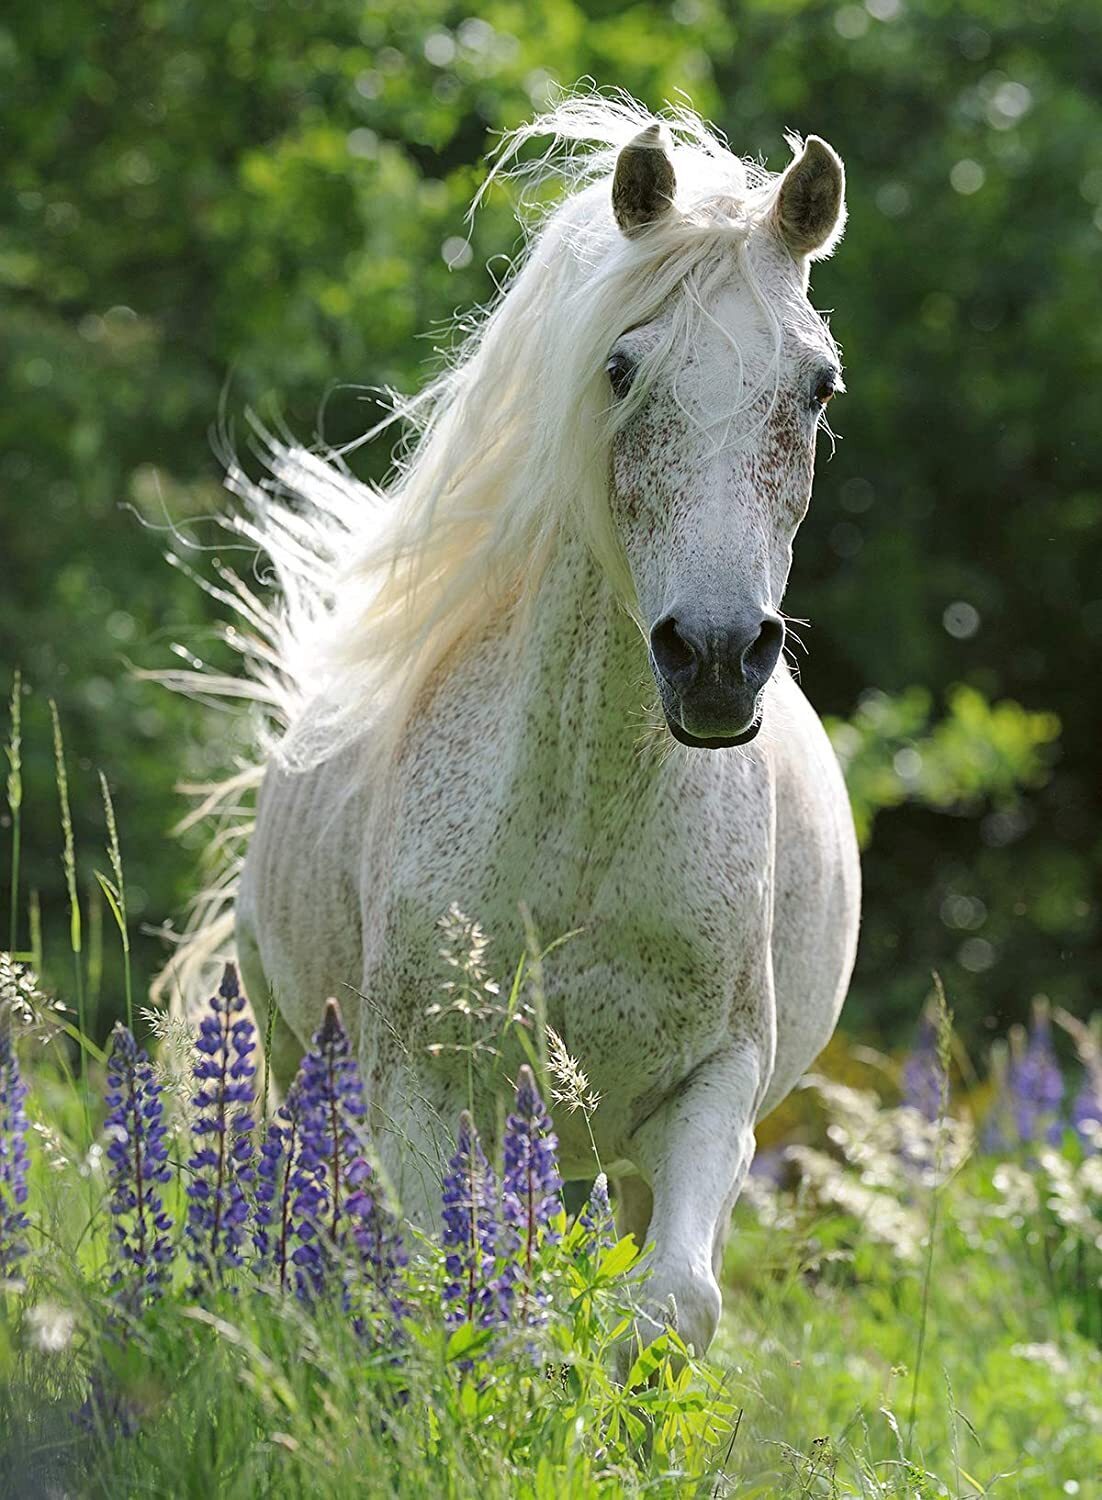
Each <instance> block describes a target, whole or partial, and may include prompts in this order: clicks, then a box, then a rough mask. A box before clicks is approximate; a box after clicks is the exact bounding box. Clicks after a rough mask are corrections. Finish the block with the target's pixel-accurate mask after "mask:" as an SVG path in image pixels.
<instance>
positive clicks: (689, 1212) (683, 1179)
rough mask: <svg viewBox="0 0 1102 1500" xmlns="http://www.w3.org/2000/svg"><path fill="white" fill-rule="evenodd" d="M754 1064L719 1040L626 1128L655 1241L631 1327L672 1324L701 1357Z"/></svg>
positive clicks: (649, 1331)
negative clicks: (648, 1197)
mask: <svg viewBox="0 0 1102 1500" xmlns="http://www.w3.org/2000/svg"><path fill="white" fill-rule="evenodd" d="M761 1087H762V1061H761V1058H760V1055H759V1053H758V1051H757V1049H756V1048H755V1047H753V1046H751V1045H734V1044H732V1045H731V1046H729V1047H725V1048H724V1050H723V1051H722V1052H719V1053H716V1054H714V1055H713V1056H712V1057H710V1058H709V1059H708V1060H707V1061H706V1062H705V1063H703V1064H702V1065H701V1066H700V1067H698V1068H697V1069H696V1071H695V1072H694V1073H693V1074H692V1076H691V1077H690V1078H688V1079H687V1080H686V1081H685V1083H684V1084H682V1086H681V1087H680V1088H679V1089H678V1090H677V1092H676V1093H674V1094H672V1095H671V1096H670V1097H669V1098H668V1099H667V1100H665V1101H664V1103H663V1104H662V1105H661V1106H660V1107H659V1108H658V1109H657V1110H656V1111H655V1112H654V1114H653V1115H651V1116H650V1117H649V1118H648V1119H647V1120H646V1121H645V1122H644V1123H643V1124H642V1125H641V1126H640V1127H639V1128H638V1130H637V1131H636V1132H635V1135H634V1137H633V1142H632V1146H633V1149H632V1159H633V1160H634V1162H635V1164H636V1166H638V1167H639V1169H640V1171H641V1173H642V1174H643V1176H644V1177H645V1178H646V1180H647V1181H648V1182H649V1183H650V1185H651V1191H652V1193H653V1196H654V1207H653V1212H652V1214H651V1219H650V1226H649V1229H648V1231H647V1237H648V1239H650V1240H652V1241H653V1242H654V1251H653V1254H652V1256H651V1259H650V1265H649V1269H650V1278H649V1280H648V1281H647V1282H646V1283H645V1285H644V1288H643V1300H644V1309H645V1310H644V1314H643V1317H642V1318H641V1319H640V1323H639V1331H640V1333H641V1334H642V1336H643V1338H644V1340H650V1339H653V1338H654V1337H655V1336H656V1335H657V1334H658V1333H660V1332H661V1331H662V1329H663V1327H664V1326H666V1324H667V1323H669V1322H672V1323H673V1325H674V1326H675V1327H676V1329H677V1332H678V1333H679V1334H680V1336H681V1338H682V1339H683V1340H684V1341H685V1343H686V1344H689V1345H692V1347H693V1349H694V1350H695V1351H696V1353H697V1354H703V1353H704V1351H705V1350H706V1349H707V1347H708V1345H709V1344H710V1343H711V1341H712V1336H713V1335H714V1333H715V1331H716V1327H717V1325H718V1323H719V1315H720V1308H721V1301H722V1299H721V1296H720V1290H719V1283H718V1280H717V1273H718V1259H719V1255H720V1254H721V1253H722V1247H723V1241H724V1238H725V1236H726V1232H727V1225H728V1222H729V1218H730V1214H731V1209H732V1208H733V1207H734V1202H735V1199H736V1198H737V1197H738V1194H739V1191H740V1189H741V1187H742V1184H743V1181H744V1180H745V1177H746V1173H747V1171H748V1170H749V1167H750V1162H751V1160H752V1158H753V1154H754V1119H755V1114H756V1110H757V1104H758V1101H759V1099H760V1097H761Z"/></svg>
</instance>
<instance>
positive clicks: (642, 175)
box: [612, 123, 677, 235]
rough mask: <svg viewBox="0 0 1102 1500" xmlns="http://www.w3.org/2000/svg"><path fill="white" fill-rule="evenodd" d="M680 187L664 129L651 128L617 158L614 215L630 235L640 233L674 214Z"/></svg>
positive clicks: (613, 198) (657, 126)
mask: <svg viewBox="0 0 1102 1500" xmlns="http://www.w3.org/2000/svg"><path fill="white" fill-rule="evenodd" d="M676 186H677V179H676V177H675V176H674V171H673V163H672V162H671V161H670V158H669V156H668V155H667V153H666V144H665V141H664V140H663V138H662V127H661V126H660V125H658V124H657V123H656V124H654V125H648V126H647V128H646V130H641V131H640V132H639V134H638V135H637V136H635V137H633V139H632V140H630V141H629V142H628V143H627V145H626V146H625V147H624V148H623V150H622V151H621V152H620V155H619V156H618V157H617V158H616V172H615V175H614V176H613V179H612V212H613V213H614V214H615V216H616V222H617V224H619V226H620V228H621V229H622V230H623V232H624V233H625V234H627V235H633V234H637V233H638V232H639V230H641V229H645V228H646V227H647V225H648V224H654V223H656V222H657V221H658V220H659V219H662V218H664V217H665V216H666V214H668V213H669V212H670V210H671V209H672V207H673V194H674V189H675V187H676Z"/></svg>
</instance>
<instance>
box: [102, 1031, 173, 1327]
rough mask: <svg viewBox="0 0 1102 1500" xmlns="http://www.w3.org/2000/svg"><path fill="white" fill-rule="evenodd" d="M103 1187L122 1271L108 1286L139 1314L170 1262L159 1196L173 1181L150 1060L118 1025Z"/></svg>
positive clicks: (118, 1270) (110, 1081)
mask: <svg viewBox="0 0 1102 1500" xmlns="http://www.w3.org/2000/svg"><path fill="white" fill-rule="evenodd" d="M106 1103H107V1119H106V1122H105V1128H106V1132H107V1135H108V1138H109V1144H108V1147H107V1153H106V1154H107V1163H108V1170H107V1180H108V1187H109V1188H110V1191H111V1198H110V1209H111V1238H112V1243H113V1244H114V1247H115V1251H116V1254H117V1255H118V1257H119V1260H120V1262H121V1264H119V1265H118V1266H117V1267H116V1269H115V1271H114V1273H113V1275H112V1277H111V1286H112V1288H113V1290H114V1292H115V1295H116V1297H117V1298H118V1300H119V1302H120V1303H121V1304H122V1305H123V1306H125V1307H127V1308H128V1309H129V1310H131V1311H134V1312H137V1311H139V1310H140V1308H141V1307H142V1306H143V1304H144V1303H146V1302H147V1301H151V1300H152V1299H153V1298H155V1297H157V1296H159V1295H160V1293H161V1292H162V1291H163V1289H164V1285H165V1281H166V1280H167V1277H168V1267H169V1263H170V1261H171V1260H172V1242H171V1240H170V1238H169V1234H170V1231H171V1229H172V1220H171V1218H170V1217H169V1216H168V1214H167V1213H166V1212H165V1209H164V1203H163V1201H162V1198H161V1193H160V1188H161V1186H162V1185H163V1184H164V1183H166V1182H168V1181H169V1180H170V1178H171V1175H172V1173H171V1169H170V1168H169V1165H168V1144H167V1136H168V1131H167V1127H166V1126H165V1119H164V1101H163V1100H162V1098H161V1088H160V1085H159V1084H158V1082H157V1080H156V1077H155V1076H154V1073H153V1065H152V1063H151V1062H150V1061H149V1057H148V1055H147V1054H146V1052H145V1051H144V1050H142V1049H141V1048H140V1047H139V1046H138V1044H137V1042H135V1040H134V1038H133V1036H132V1034H131V1033H130V1032H129V1031H128V1030H127V1028H126V1027H125V1026H124V1025H123V1024H122V1022H121V1021H120V1022H119V1023H118V1025H117V1026H116V1027H115V1033H114V1046H113V1047H112V1050H111V1056H110V1058H109V1059H108V1062H107V1094H106Z"/></svg>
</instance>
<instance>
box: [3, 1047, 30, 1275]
mask: <svg viewBox="0 0 1102 1500" xmlns="http://www.w3.org/2000/svg"><path fill="white" fill-rule="evenodd" d="M26 1099H27V1085H26V1084H25V1083H24V1082H23V1079H22V1077H21V1076H20V1072H19V1060H18V1058H17V1057H16V1055H15V1043H14V1041H13V1039H12V1034H11V1028H10V1026H9V1025H7V1024H6V1022H5V1019H4V1018H0V1281H7V1280H10V1279H11V1278H13V1277H14V1276H15V1274H16V1270H17V1267H18V1263H19V1261H20V1260H21V1259H22V1257H23V1256H24V1255H25V1254H26V1251H27V1242H26V1240H25V1239H24V1238H23V1233H24V1230H25V1229H26V1228H27V1224H28V1219H27V1215H26V1213H25V1211H24V1204H25V1203H26V1201H27V1110H26Z"/></svg>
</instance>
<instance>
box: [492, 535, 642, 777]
mask: <svg viewBox="0 0 1102 1500" xmlns="http://www.w3.org/2000/svg"><path fill="white" fill-rule="evenodd" d="M516 628H517V629H518V630H519V631H520V632H521V639H520V641H519V643H518V650H517V658H516V669H515V670H516V676H515V679H514V680H515V682H516V683H517V684H518V685H519V686H520V691H521V693H522V694H523V699H524V702H523V711H522V720H521V722H522V725H523V728H522V731H521V733H522V739H523V742H524V743H523V747H522V749H521V759H522V760H525V761H527V762H528V766H527V769H528V770H529V771H531V772H535V770H536V767H535V766H534V765H532V764H531V761H532V760H538V761H539V762H540V765H539V775H540V778H541V779H542V780H544V781H545V782H546V779H547V778H548V777H553V778H554V781H555V783H556V785H557V786H558V787H559V789H560V790H561V791H562V792H563V793H564V794H566V795H569V796H570V799H571V801H573V802H575V803H578V802H581V801H586V800H588V801H590V802H593V803H597V804H599V803H600V802H601V800H602V799H607V798H608V796H609V795H610V793H613V792H615V791H620V790H624V789H626V787H627V786H628V785H630V786H631V787H632V788H633V789H634V788H639V789H641V788H642V786H643V784H644V783H645V782H646V780H647V779H648V777H649V776H650V775H651V774H652V773H653V771H654V770H655V768H657V766H658V764H659V760H660V757H657V756H655V755H653V754H648V753H647V751H646V750H645V749H643V750H641V749H640V740H641V738H642V737H643V736H644V733H645V730H646V720H645V718H644V710H645V708H646V705H647V701H648V696H652V695H653V685H652V684H650V672H649V667H648V664H647V655H646V649H645V647H644V645H643V642H642V639H641V638H640V635H639V630H638V627H637V626H636V625H635V623H634V622H633V620H632V619H631V617H630V616H629V615H628V614H627V612H626V611H625V610H624V609H623V607H622V606H621V605H620V603H619V602H618V600H617V598H616V596H615V593H614V591H613V589H612V587H611V585H610V584H609V582H608V580H607V578H606V577H605V574H604V572H603V570H602V569H601V568H600V567H599V565H598V564H597V563H596V562H595V561H594V559H593V557H592V554H591V553H590V551H589V549H588V548H587V547H586V546H585V545H584V544H583V543H582V542H581V541H579V540H575V539H563V540H562V541H561V542H560V544H559V546H558V548H557V551H556V554H555V556H554V557H553V558H552V560H551V562H550V564H549V566H548V568H547V571H546V573H545V574H544V577H543V579H542V581H541V583H540V586H539V589H538V591H537V594H536V597H535V598H534V600H533V601H532V604H531V608H530V610H529V611H526V612H525V614H524V617H523V619H522V620H521V621H520V622H519V623H518V625H517V627H516ZM648 689H649V691H648Z"/></svg>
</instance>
